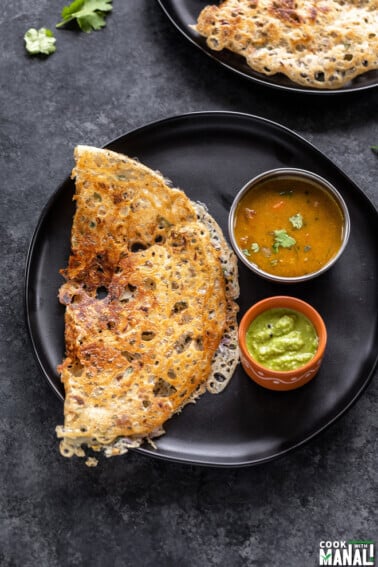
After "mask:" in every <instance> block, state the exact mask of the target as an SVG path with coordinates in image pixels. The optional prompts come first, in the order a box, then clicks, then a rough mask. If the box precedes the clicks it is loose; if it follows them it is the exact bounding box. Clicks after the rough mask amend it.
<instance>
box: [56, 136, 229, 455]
mask: <svg viewBox="0 0 378 567" xmlns="http://www.w3.org/2000/svg"><path fill="white" fill-rule="evenodd" d="M75 159H76V166H75V168H74V170H73V172H72V176H73V177H74V178H75V180H76V194H75V197H74V199H75V200H76V205H77V206H76V213H75V216H74V220H73V227H72V234H71V255H70V258H69V262H68V267H67V268H66V269H64V270H62V275H63V276H64V278H65V280H66V282H65V283H64V284H63V285H62V287H61V289H60V291H59V299H60V301H61V303H63V304H64V305H65V306H66V311H65V343H66V357H65V359H64V361H63V362H62V364H61V365H60V366H59V368H58V370H59V372H60V374H61V379H62V381H63V383H64V388H65V402H64V426H58V427H57V434H58V437H59V438H61V439H62V441H61V445H60V450H61V453H62V454H63V455H64V456H67V457H70V456H72V455H78V456H82V457H84V456H85V449H86V448H87V447H89V448H90V449H92V450H94V451H101V450H102V451H104V453H105V455H106V456H112V455H119V454H122V453H125V452H126V451H127V449H128V448H129V447H138V446H139V445H140V444H141V443H142V442H143V441H144V440H151V439H152V438H154V437H156V436H158V435H161V434H162V433H164V431H163V428H162V426H163V424H164V423H165V422H166V421H167V419H169V418H170V417H171V416H172V415H173V414H175V413H177V412H178V411H180V410H181V409H182V407H183V406H184V405H185V404H187V403H188V402H190V401H193V400H194V399H195V398H196V397H197V396H198V395H200V394H201V393H202V392H204V391H205V390H206V386H207V389H208V390H209V391H210V392H213V393H217V392H220V391H221V390H222V389H223V388H224V386H225V385H226V384H227V383H228V381H229V380H230V378H231V376H232V374H233V372H234V369H235V366H236V364H237V362H238V346H237V322H236V315H237V305H236V303H235V299H236V298H237V296H238V277H237V264H236V260H235V256H234V254H233V252H232V251H231V249H230V248H229V246H228V245H227V243H226V241H225V239H224V237H223V235H222V231H221V229H220V228H219V226H218V225H217V223H216V222H215V221H214V219H213V218H212V217H211V216H210V214H209V213H208V212H207V210H206V208H205V207H204V206H203V205H200V204H197V203H194V202H192V201H191V200H190V199H189V198H188V197H187V196H186V195H185V193H183V192H182V191H180V190H178V189H174V188H172V187H170V186H169V185H168V183H167V181H166V180H165V179H164V178H163V177H162V175H161V174H159V173H158V172H155V171H152V170H151V169H149V168H148V167H146V166H144V165H142V164H141V163H139V162H138V161H136V160H134V159H130V158H129V157H126V156H124V155H120V154H117V153H114V152H111V151H108V150H100V149H97V148H92V147H87V146H78V147H77V148H76V149H75ZM88 464H93V458H92V457H90V458H89V461H88Z"/></svg>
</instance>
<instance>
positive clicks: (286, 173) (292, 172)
mask: <svg viewBox="0 0 378 567" xmlns="http://www.w3.org/2000/svg"><path fill="white" fill-rule="evenodd" d="M278 178H279V179H288V180H294V179H295V180H298V179H299V180H305V181H309V182H310V183H311V184H313V185H316V186H318V187H320V188H321V189H322V190H323V191H325V192H327V193H328V194H329V195H331V196H332V197H333V199H334V200H335V201H336V203H337V204H338V206H339V208H340V210H341V212H342V214H343V219H344V225H343V231H342V242H341V246H340V248H339V250H338V252H337V254H336V255H335V256H333V257H332V258H331V259H330V260H329V261H328V262H327V263H326V264H324V266H322V267H321V268H320V269H319V270H317V271H316V272H311V273H309V274H305V275H303V276H294V277H285V276H277V275H274V274H271V273H269V272H266V271H264V270H262V269H261V268H259V267H258V266H257V265H256V264H254V263H253V262H252V261H251V260H249V258H247V257H246V256H245V254H243V252H242V250H241V248H240V247H239V246H238V244H237V242H236V239H235V235H234V224H235V212H236V209H237V206H238V204H239V202H240V200H241V198H242V197H243V196H244V195H245V194H246V193H248V192H249V191H252V190H253V188H254V187H256V186H257V185H260V183H262V182H265V181H268V180H271V179H278ZM228 232H229V237H230V241H231V244H232V246H233V248H234V250H235V252H236V254H237V255H238V257H239V259H240V260H241V261H242V262H243V264H245V265H246V266H247V267H248V268H249V269H250V270H252V271H253V272H255V273H256V274H258V275H259V276H262V277H263V278H266V279H268V280H271V281H276V282H281V283H298V282H304V281H307V280H310V279H312V278H315V277H317V276H319V275H320V274H323V273H324V272H325V271H326V270H328V269H329V268H330V267H331V266H333V265H334V264H335V262H337V260H338V259H339V258H340V256H341V254H342V253H343V252H344V250H345V247H346V245H347V242H348V239H349V234H350V217H349V212H348V208H347V206H346V204H345V201H344V199H343V198H342V196H341V195H340V193H339V191H338V190H337V189H336V188H335V187H334V186H333V185H332V184H331V183H330V182H329V181H327V180H326V179H323V177H320V176H319V175H317V174H316V173H312V172H311V171H306V170H304V169H296V168H279V169H271V170H269V171H265V172H264V173H261V174H260V175H257V176H256V177H254V178H253V179H251V180H250V181H248V183H246V184H245V185H244V187H242V188H241V189H240V191H239V192H238V194H237V195H236V197H235V199H234V201H233V203H232V206H231V209H230V212H229V217H228Z"/></svg>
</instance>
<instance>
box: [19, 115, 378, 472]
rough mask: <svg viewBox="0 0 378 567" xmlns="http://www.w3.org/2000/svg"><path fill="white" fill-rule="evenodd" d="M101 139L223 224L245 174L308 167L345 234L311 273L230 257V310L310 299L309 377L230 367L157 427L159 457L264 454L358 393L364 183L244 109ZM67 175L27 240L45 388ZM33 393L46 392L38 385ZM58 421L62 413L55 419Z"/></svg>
mask: <svg viewBox="0 0 378 567" xmlns="http://www.w3.org/2000/svg"><path fill="white" fill-rule="evenodd" d="M107 147H109V148H110V149H112V150H115V151H119V152H122V153H125V154H128V155H130V156H137V157H138V158H139V159H140V160H141V161H142V162H143V163H145V164H146V165H148V166H150V167H152V168H153V169H159V170H160V171H161V172H163V174H164V175H165V176H167V177H169V178H170V179H172V181H173V182H174V184H175V186H178V187H181V188H182V189H184V190H185V191H186V193H187V194H188V195H189V196H190V197H191V198H192V199H193V200H200V201H202V202H205V203H206V204H207V205H208V207H209V210H210V213H211V214H212V215H213V216H214V218H215V219H216V220H217V221H218V222H219V223H220V225H221V226H222V228H223V230H224V232H225V234H226V233H227V217H228V211H229V208H230V205H231V202H232V200H233V198H234V196H235V195H236V192H237V191H238V190H239V188H240V187H241V186H242V185H244V184H245V183H246V181H248V180H249V179H250V178H251V177H253V176H255V175H257V174H258V173H261V172H262V171H264V170H267V169H271V168H275V167H299V168H303V169H309V170H311V171H314V172H315V173H318V174H319V175H321V176H323V177H325V178H327V179H328V180H329V181H330V182H331V183H333V184H334V185H335V187H336V188H337V189H338V190H339V191H340V192H341V193H342V195H343V197H344V199H345V201H346V203H347V206H348V208H349V212H350V216H351V226H352V229H351V236H350V240H349V243H348V246H347V249H346V250H345V252H344V254H343V256H342V258H341V259H340V260H339V261H338V262H337V264H336V265H335V266H334V267H333V268H332V269H331V270H329V271H328V272H326V273H325V274H323V275H322V276H321V277H319V278H317V279H314V280H311V281H309V282H306V283H302V284H298V285H290V286H283V285H279V284H276V283H273V282H268V281H265V280H262V279H260V278H259V277H258V276H256V275H254V274H252V273H251V272H250V271H249V270H248V269H247V268H246V267H245V266H244V265H240V266H239V269H240V273H239V276H240V278H239V281H240V287H241V296H240V301H239V304H240V313H241V314H243V313H244V312H245V310H246V309H247V308H248V307H249V306H250V305H251V304H252V303H255V302H256V301H258V300H259V299H261V298H263V297H267V296H271V295H278V294H288V295H293V296H297V297H300V298H302V299H304V300H306V301H308V302H309V303H311V304H312V305H313V306H314V307H315V308H316V309H318V310H319V312H320V313H321V315H322V316H323V318H324V320H325V323H326V325H327V329H328V337H329V339H328V346H327V352H326V356H325V359H324V362H323V365H322V368H321V369H320V372H319V374H318V375H317V377H316V378H315V379H314V380H313V381H312V382H311V383H309V384H308V385H306V386H304V387H303V388H300V389H298V390H295V391H292V392H287V393H286V392H282V393H281V392H271V391H269V390H265V389H263V388H260V387H259V386H257V385H255V384H254V383H253V382H252V381H251V380H250V379H249V378H248V377H247V376H246V375H245V373H244V371H243V370H242V368H241V367H240V366H239V367H238V369H237V371H236V373H235V376H234V377H233V379H232V381H231V383H230V385H229V386H228V388H227V389H226V390H225V392H224V393H222V394H219V395H210V394H205V395H204V396H203V397H202V398H201V399H200V400H199V401H198V402H197V404H196V405H189V406H187V407H186V408H185V409H184V410H183V412H182V413H181V414H180V415H177V416H175V417H174V418H173V419H171V420H170V421H169V422H168V423H167V425H166V431H167V433H166V435H164V436H163V437H161V438H160V439H158V440H157V449H156V450H155V449H153V448H151V447H149V446H146V447H142V448H141V449H138V450H139V451H141V452H143V453H146V454H149V455H151V456H156V457H159V458H164V459H169V460H176V461H181V462H187V463H196V464H206V465H213V466H242V465H251V464H256V463H261V462H264V461H267V460H270V459H272V458H275V457H277V456H279V455H281V454H283V453H285V452H287V451H289V450H292V449H293V448H295V447H297V446H299V445H300V444H302V443H303V442H305V441H307V440H309V439H311V438H312V437H313V436H314V435H316V434H317V433H319V432H320V431H322V430H323V429H324V428H326V427H327V426H328V425H329V424H330V423H332V422H333V421H334V420H335V419H336V418H337V417H339V416H340V415H341V414H342V413H344V412H345V411H346V410H347V409H348V407H350V405H351V404H352V403H353V402H354V401H355V400H356V399H357V398H358V396H359V394H360V393H361V391H362V390H363V388H364V387H365V386H366V384H367V383H368V381H369V378H370V376H371V374H372V371H373V368H374V364H375V359H376V344H377V294H376V286H377V267H378V259H377V254H376V250H377V236H376V226H377V221H378V218H377V217H378V215H377V213H376V211H375V209H374V207H373V206H372V204H371V203H370V201H369V200H368V199H367V198H366V197H365V196H364V195H363V193H362V192H361V191H360V190H359V189H358V188H357V187H356V186H355V185H354V184H353V182H352V181H351V180H350V179H348V178H347V177H346V176H345V175H344V174H343V173H342V172H341V171H340V170H339V169H338V168H337V167H336V166H335V165H334V164H333V163H332V162H330V161H329V160H328V159H327V158H326V157H325V156H324V155H323V154H321V153H320V152H319V151H318V150H317V149H315V148H314V147H313V146H312V145H311V144H309V143H307V142H306V141H305V140H303V139H302V138H300V137H299V136H297V135H296V134H295V133H293V132H291V131H290V130H288V129H286V128H284V127H282V126H280V125H278V124H275V123H273V122H269V121H268V120H264V119H262V118H257V117H254V116H250V115H245V114H237V113H229V112H204V113H196V114H188V115H184V116H179V117H174V118H170V119H167V120H163V121H160V122H157V123H154V124H150V125H148V126H145V127H143V128H140V129H138V130H135V131H133V132H130V133H128V134H126V135H124V136H122V137H121V138H119V139H118V140H115V141H114V142H112V143H111V144H109V145H108V146H107ZM73 193H74V184H73V182H72V181H71V180H70V179H68V178H67V180H66V181H65V182H64V183H63V185H61V186H60V187H59V188H58V189H57V191H56V192H55V193H54V194H53V196H52V197H51V199H50V201H49V203H48V204H47V206H46V208H45V210H44V211H43V213H42V215H41V218H40V221H39V224H38V226H37V228H36V231H35V234H34V237H33V240H32V244H31V247H30V252H29V257H28V263H27V273H26V285H25V293H26V311H27V320H28V326H29V331H30V336H31V339H32V344H33V348H34V352H35V354H36V357H37V360H38V362H39V365H40V367H41V369H42V371H43V373H44V375H45V376H46V378H47V380H48V381H49V383H50V384H51V385H52V387H53V388H54V390H55V392H56V393H57V394H58V395H59V396H60V398H62V399H63V396H64V393H63V388H62V385H61V383H60V379H59V375H58V373H57V371H56V367H57V365H58V364H59V363H60V362H61V360H62V358H63V356H64V337H63V331H64V320H63V316H64V309H63V306H62V305H60V304H59V303H58V300H57V293H58V289H59V286H60V285H61V284H62V281H63V280H62V278H61V277H60V275H59V269H60V268H62V267H65V266H66V264H67V259H68V255H69V251H70V231H71V225H72V217H73V214H74V204H73V202H72V196H73ZM42 395H45V394H44V393H43V391H42ZM56 420H57V424H59V423H62V422H63V408H62V413H61V414H60V415H57V417H56Z"/></svg>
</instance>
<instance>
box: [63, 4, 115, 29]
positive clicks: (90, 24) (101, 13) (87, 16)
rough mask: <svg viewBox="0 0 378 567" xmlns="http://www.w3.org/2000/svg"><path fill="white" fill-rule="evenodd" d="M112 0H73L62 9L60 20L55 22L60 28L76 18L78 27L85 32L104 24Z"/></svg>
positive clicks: (101, 26)
mask: <svg viewBox="0 0 378 567" xmlns="http://www.w3.org/2000/svg"><path fill="white" fill-rule="evenodd" d="M111 3H112V0H74V1H73V2H71V4H70V5H69V6H65V7H64V8H63V10H62V14H61V15H62V21H61V22H59V23H58V24H56V27H57V28H61V27H63V26H65V25H66V24H68V22H71V21H72V20H76V21H77V23H78V25H79V27H80V29H81V30H82V31H84V32H86V33H89V32H91V31H92V30H99V29H101V28H103V27H104V26H106V21H105V17H106V15H107V14H106V12H110V11H111V10H112V5H111Z"/></svg>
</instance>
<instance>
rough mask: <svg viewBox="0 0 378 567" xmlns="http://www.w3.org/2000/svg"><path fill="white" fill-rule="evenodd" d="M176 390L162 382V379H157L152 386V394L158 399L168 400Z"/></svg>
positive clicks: (164, 381) (167, 383)
mask: <svg viewBox="0 0 378 567" xmlns="http://www.w3.org/2000/svg"><path fill="white" fill-rule="evenodd" d="M176 391H177V390H176V388H175V387H174V386H173V385H172V384H170V383H169V382H167V381H166V380H164V379H163V378H159V379H158V380H157V382H156V384H155V386H154V389H153V392H154V396H156V397H160V398H169V397H170V396H172V394H174V393H175V392H176Z"/></svg>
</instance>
